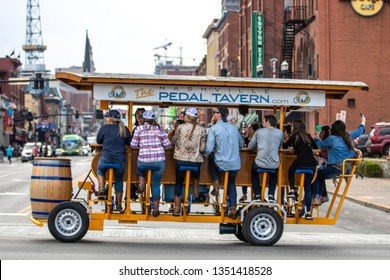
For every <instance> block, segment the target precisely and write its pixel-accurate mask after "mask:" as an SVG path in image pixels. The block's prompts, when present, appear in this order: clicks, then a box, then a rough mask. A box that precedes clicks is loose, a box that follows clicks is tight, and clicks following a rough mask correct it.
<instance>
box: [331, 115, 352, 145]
mask: <svg viewBox="0 0 390 280" xmlns="http://www.w3.org/2000/svg"><path fill="white" fill-rule="evenodd" d="M330 133H331V134H332V135H335V136H339V137H341V138H342V139H343V140H344V142H345V145H347V147H348V148H349V149H350V150H353V146H352V141H351V137H350V135H349V133H348V132H347V131H346V126H345V123H344V122H343V121H340V120H337V121H335V122H334V123H332V127H331V129H330Z"/></svg>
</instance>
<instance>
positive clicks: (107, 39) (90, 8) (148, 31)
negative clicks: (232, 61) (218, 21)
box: [0, 0, 221, 74]
mask: <svg viewBox="0 0 390 280" xmlns="http://www.w3.org/2000/svg"><path fill="white" fill-rule="evenodd" d="M39 4H40V12H41V24H42V38H43V44H44V45H46V46H47V50H46V51H45V53H44V58H45V64H46V69H49V70H51V71H52V74H53V73H54V69H55V68H59V67H70V66H81V65H82V62H83V60H84V48H85V36H86V30H87V29H88V34H89V39H90V41H91V45H92V50H93V58H94V62H95V67H96V72H107V73H108V72H112V73H140V74H152V73H153V71H154V65H155V56H154V54H156V53H158V54H160V55H168V56H176V57H178V56H180V47H182V56H183V57H184V58H185V59H184V65H198V64H199V62H200V61H201V60H202V58H203V57H204V55H205V54H206V40H205V39H204V38H202V35H203V34H204V32H205V31H206V29H207V27H208V26H209V24H210V23H211V22H212V20H213V19H214V18H220V17H221V0H191V1H190V0H142V1H139V0H138V1H136V0H111V1H107V0H40V1H39ZM26 10H27V0H0V40H1V43H0V57H5V56H6V55H9V54H11V53H12V51H13V50H14V49H15V55H16V56H17V55H18V54H20V58H21V62H22V63H23V64H24V63H25V52H24V51H23V50H22V45H23V44H25V41H26ZM167 42H172V43H173V44H172V45H171V46H170V47H169V48H168V50H167V51H165V50H164V49H162V48H161V49H158V50H153V48H155V47H158V46H161V45H164V44H165V43H167ZM194 58H195V61H194V60H193V59H194ZM174 63H175V64H178V63H179V60H174Z"/></svg>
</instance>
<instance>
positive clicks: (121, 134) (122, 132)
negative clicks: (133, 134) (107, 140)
mask: <svg viewBox="0 0 390 280" xmlns="http://www.w3.org/2000/svg"><path fill="white" fill-rule="evenodd" d="M113 121H114V123H117V124H118V125H119V131H118V136H119V137H120V138H126V136H127V133H126V127H125V124H124V123H123V122H122V121H121V120H113Z"/></svg>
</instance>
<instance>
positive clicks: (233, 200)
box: [210, 158, 238, 206]
mask: <svg viewBox="0 0 390 280" xmlns="http://www.w3.org/2000/svg"><path fill="white" fill-rule="evenodd" d="M226 171H229V177H228V191H227V194H228V196H229V205H230V206H237V190H236V177H237V173H238V170H226ZM220 172H224V171H222V170H221V169H220V168H219V167H218V165H217V164H216V163H215V162H214V158H213V159H212V160H211V161H210V173H211V178H212V179H213V182H215V181H219V173H220ZM214 187H215V186H214Z"/></svg>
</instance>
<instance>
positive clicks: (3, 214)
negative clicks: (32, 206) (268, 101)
mask: <svg viewBox="0 0 390 280" xmlns="http://www.w3.org/2000/svg"><path fill="white" fill-rule="evenodd" d="M28 215H29V213H24V214H18V213H0V216H28Z"/></svg>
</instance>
